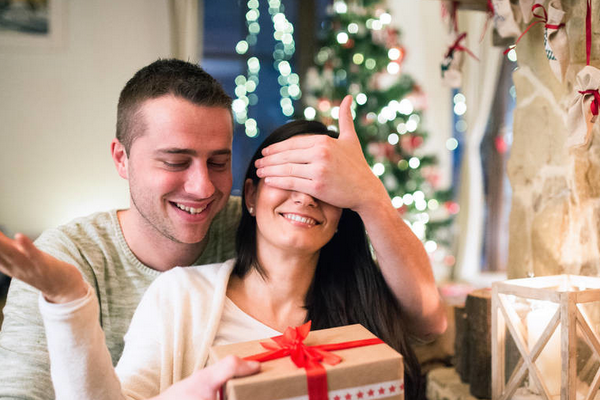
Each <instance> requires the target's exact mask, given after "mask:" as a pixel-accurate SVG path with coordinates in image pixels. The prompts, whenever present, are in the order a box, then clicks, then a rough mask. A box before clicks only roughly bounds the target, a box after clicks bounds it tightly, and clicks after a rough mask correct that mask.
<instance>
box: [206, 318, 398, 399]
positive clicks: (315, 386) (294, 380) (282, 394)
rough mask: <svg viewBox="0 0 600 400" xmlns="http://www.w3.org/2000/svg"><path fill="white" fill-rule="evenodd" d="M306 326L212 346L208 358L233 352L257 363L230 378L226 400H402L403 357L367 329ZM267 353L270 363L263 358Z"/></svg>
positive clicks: (224, 394)
mask: <svg viewBox="0 0 600 400" xmlns="http://www.w3.org/2000/svg"><path fill="white" fill-rule="evenodd" d="M309 329H310V325H309V324H308V327H307V326H306V325H303V326H302V327H298V328H288V330H286V332H285V334H284V335H282V336H277V337H274V338H271V339H263V340H256V341H250V342H243V343H234V344H229V345H224V346H215V347H213V348H212V349H211V351H210V357H211V360H212V361H217V360H219V359H222V358H224V357H226V356H228V355H231V354H233V355H237V356H239V357H242V358H246V359H254V360H260V361H261V371H260V372H259V373H258V374H255V375H251V376H247V377H242V378H235V379H231V380H230V381H228V382H227V384H226V386H225V388H224V390H222V396H223V397H225V398H226V399H227V400H257V399H261V400H359V399H365V400H367V399H398V400H399V399H404V365H403V362H402V356H401V355H400V354H399V353H398V352H396V351H395V350H394V349H392V348H391V347H390V346H388V345H387V344H385V343H383V342H382V341H381V340H379V339H377V338H376V336H375V335H373V334H372V333H371V332H369V331H368V330H367V329H366V328H364V327H363V326H361V325H348V326H343V327H338V328H331V329H323V330H318V331H312V332H310V333H309V332H308V330H309ZM304 337H305V338H304ZM340 347H342V349H339V348H340ZM343 347H350V348H343ZM280 356H281V357H280ZM265 357H266V359H268V361H262V360H264V359H265ZM277 357H280V358H277ZM270 358H275V359H270ZM299 360H300V361H299ZM302 363H304V364H305V365H303V366H300V367H299V366H297V364H302ZM319 369H321V370H322V369H324V373H325V374H323V377H322V378H323V381H322V382H319V378H318V377H317V378H315V377H314V375H315V374H318V372H316V371H317V370H319ZM311 379H312V381H311ZM323 385H324V386H323ZM309 393H310V397H309Z"/></svg>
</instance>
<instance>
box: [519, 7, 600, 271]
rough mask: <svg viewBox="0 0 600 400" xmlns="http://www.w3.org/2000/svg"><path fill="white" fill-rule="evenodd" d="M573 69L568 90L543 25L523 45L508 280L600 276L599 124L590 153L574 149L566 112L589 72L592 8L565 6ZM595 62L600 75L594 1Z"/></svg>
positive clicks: (599, 28)
mask: <svg viewBox="0 0 600 400" xmlns="http://www.w3.org/2000/svg"><path fill="white" fill-rule="evenodd" d="M562 6H563V9H564V10H565V11H566V13H567V14H566V29H567V35H568V37H569V44H570V56H571V60H570V61H571V64H570V67H569V70H568V71H567V76H566V78H565V81H564V82H563V83H561V82H559V81H558V80H557V79H556V77H555V76H554V75H553V74H552V71H551V70H550V67H549V65H548V60H547V59H546V56H545V51H544V34H543V33H544V28H543V24H537V25H536V26H534V27H533V28H531V29H530V30H529V32H528V33H527V34H526V35H525V36H524V37H523V38H522V40H521V41H520V42H519V44H518V45H517V57H518V65H519V67H518V69H517V70H515V72H514V73H513V80H514V84H515V87H516V91H517V106H516V109H515V115H514V128H513V129H514V134H513V135H514V139H513V145H512V150H511V155H510V159H509V162H508V176H509V179H510V182H511V185H512V190H513V199H512V208H511V215H510V236H509V237H510V239H509V261H508V278H511V279H512V278H520V277H525V276H527V275H528V274H530V273H533V274H535V275H536V276H539V275H552V274H558V273H569V274H581V275H600V121H598V122H597V123H596V124H595V126H594V130H593V137H592V142H591V145H590V147H589V148H586V149H569V148H568V147H567V145H566V140H567V137H568V133H569V127H568V126H567V125H566V104H567V102H568V100H569V98H570V96H571V94H572V92H573V83H574V79H575V75H576V74H577V72H579V70H580V69H581V68H583V66H584V65H585V13H586V1H585V0H563V2H562ZM592 32H593V34H592V52H591V54H592V57H591V58H592V62H591V64H592V65H593V66H595V67H599V68H600V0H592Z"/></svg>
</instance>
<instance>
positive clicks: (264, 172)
mask: <svg viewBox="0 0 600 400" xmlns="http://www.w3.org/2000/svg"><path fill="white" fill-rule="evenodd" d="M311 172H312V168H311V167H310V166H309V165H308V164H294V163H289V164H281V165H272V166H269V167H264V168H259V169H257V170H256V174H257V175H258V177H259V178H267V177H273V176H288V177H291V178H302V179H311V177H312V175H311Z"/></svg>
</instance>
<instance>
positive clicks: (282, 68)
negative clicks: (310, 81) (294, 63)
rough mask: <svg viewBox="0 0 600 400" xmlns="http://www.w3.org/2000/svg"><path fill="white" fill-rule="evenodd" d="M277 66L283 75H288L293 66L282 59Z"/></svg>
mask: <svg viewBox="0 0 600 400" xmlns="http://www.w3.org/2000/svg"><path fill="white" fill-rule="evenodd" d="M277 67H278V69H279V72H281V75H283V76H288V75H289V74H291V73H292V67H291V65H290V63H289V62H287V61H281V62H280V63H279V65H278V66H277Z"/></svg>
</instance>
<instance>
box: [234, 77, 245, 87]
mask: <svg viewBox="0 0 600 400" xmlns="http://www.w3.org/2000/svg"><path fill="white" fill-rule="evenodd" d="M234 82H235V84H236V85H238V86H239V85H245V84H246V77H245V76H244V75H238V76H236V77H235V81H234Z"/></svg>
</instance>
